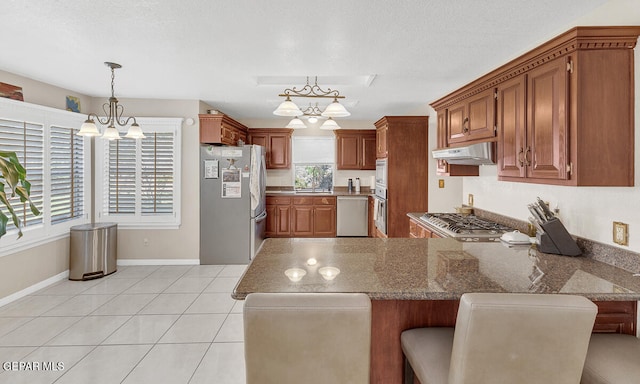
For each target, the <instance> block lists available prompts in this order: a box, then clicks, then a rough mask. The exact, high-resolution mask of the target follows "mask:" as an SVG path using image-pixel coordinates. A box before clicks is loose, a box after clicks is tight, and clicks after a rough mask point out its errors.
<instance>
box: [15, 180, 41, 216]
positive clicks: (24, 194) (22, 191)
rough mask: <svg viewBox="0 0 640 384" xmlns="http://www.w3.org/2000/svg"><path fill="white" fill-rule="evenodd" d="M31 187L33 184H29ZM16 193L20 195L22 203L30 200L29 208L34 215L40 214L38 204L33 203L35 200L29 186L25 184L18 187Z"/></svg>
mask: <svg viewBox="0 0 640 384" xmlns="http://www.w3.org/2000/svg"><path fill="white" fill-rule="evenodd" d="M29 188H31V184H29ZM16 194H17V195H18V196H20V202H21V203H24V202H27V201H28V202H29V208H30V209H31V212H32V213H33V214H34V215H36V216H38V215H39V214H40V211H39V210H38V208H37V207H36V205H35V204H33V201H31V197H29V190H28V189H27V188H25V187H24V186H18V187H16Z"/></svg>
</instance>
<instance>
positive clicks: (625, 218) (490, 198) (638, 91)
mask: <svg viewBox="0 0 640 384" xmlns="http://www.w3.org/2000/svg"><path fill="white" fill-rule="evenodd" d="M639 24H640V6H639V4H638V2H637V0H633V1H630V0H616V1H610V2H608V3H607V4H605V5H604V6H603V7H601V8H600V9H598V10H596V11H595V12H594V13H592V14H590V15H587V16H586V17H584V18H582V19H580V20H578V21H577V22H576V23H575V25H639ZM571 27H572V26H567V28H565V30H567V29H569V28H571ZM560 32H562V31H560ZM532 48H533V47H532ZM639 51H640V47H636V49H635V95H636V96H635V116H636V123H635V132H636V135H635V148H636V149H635V184H636V186H635V187H617V188H605V187H560V186H548V185H538V184H527V183H512V182H501V181H498V180H497V167H496V166H485V167H481V172H480V176H479V177H465V178H464V182H463V193H462V195H461V196H460V198H459V200H458V203H461V202H464V203H466V201H467V194H469V193H472V194H473V195H474V201H475V204H474V205H475V206H477V207H479V208H483V209H486V210H489V211H494V212H497V213H500V214H503V215H506V216H510V217H514V218H517V219H521V220H526V219H527V217H528V216H529V212H528V210H527V207H526V205H527V203H530V202H532V201H533V200H534V199H535V198H536V196H540V197H541V198H542V199H543V200H545V201H549V202H550V203H551V206H552V208H555V207H556V206H557V207H558V208H559V209H560V218H561V220H562V222H563V223H564V224H565V226H566V227H567V229H568V230H569V232H571V233H572V234H574V235H577V236H581V237H585V238H588V239H591V240H595V241H598V242H601V243H605V244H610V245H615V244H614V243H613V241H612V232H613V228H612V222H613V221H621V222H624V223H627V224H629V246H628V247H623V248H625V249H629V250H631V251H634V252H640V214H639V213H640V186H638V185H639V184H640V162H639V159H640V121H639V119H640V54H639ZM595 153H596V152H595V151H594V155H595Z"/></svg>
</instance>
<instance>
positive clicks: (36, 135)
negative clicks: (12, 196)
mask: <svg viewBox="0 0 640 384" xmlns="http://www.w3.org/2000/svg"><path fill="white" fill-rule="evenodd" d="M0 150H1V151H9V152H15V153H16V155H17V156H18V160H20V163H21V164H22V166H23V167H24V168H25V169H26V171H27V180H28V181H29V182H30V183H31V201H32V202H33V203H34V204H35V205H36V207H37V208H38V209H39V210H42V205H43V200H44V197H43V192H44V186H43V184H44V158H43V156H44V155H43V154H44V151H43V125H42V124H35V123H29V122H24V121H16V120H8V119H0ZM5 192H6V193H7V194H9V193H10V191H9V190H5ZM12 206H13V208H14V209H15V212H16V214H17V215H18V217H19V219H20V221H21V222H22V226H23V227H28V226H32V225H37V224H42V215H40V216H34V215H33V214H32V213H31V209H29V205H28V204H27V203H24V204H21V203H20V202H19V200H15V202H14V201H12ZM8 224H9V225H8V226H7V230H9V229H13V228H15V227H14V225H13V223H12V221H11V220H9V223H8Z"/></svg>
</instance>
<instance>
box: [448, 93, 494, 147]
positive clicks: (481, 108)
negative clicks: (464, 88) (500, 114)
mask: <svg viewBox="0 0 640 384" xmlns="http://www.w3.org/2000/svg"><path fill="white" fill-rule="evenodd" d="M494 110H495V102H494V93H493V89H487V90H485V91H484V92H481V93H479V94H477V95H474V96H471V97H469V98H468V99H465V100H463V101H461V102H458V103H456V104H454V105H452V106H450V107H449V108H448V111H447V127H448V133H449V139H448V142H449V144H454V143H462V142H465V143H466V142H469V141H476V140H482V141H486V139H489V138H493V137H495V120H494Z"/></svg>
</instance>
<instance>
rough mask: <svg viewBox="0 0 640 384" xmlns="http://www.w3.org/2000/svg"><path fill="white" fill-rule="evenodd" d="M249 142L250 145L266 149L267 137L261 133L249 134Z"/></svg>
mask: <svg viewBox="0 0 640 384" xmlns="http://www.w3.org/2000/svg"><path fill="white" fill-rule="evenodd" d="M249 141H250V143H251V144H255V145H261V146H263V147H265V148H266V147H268V141H267V135H266V134H262V133H258V134H256V133H250V134H249Z"/></svg>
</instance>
